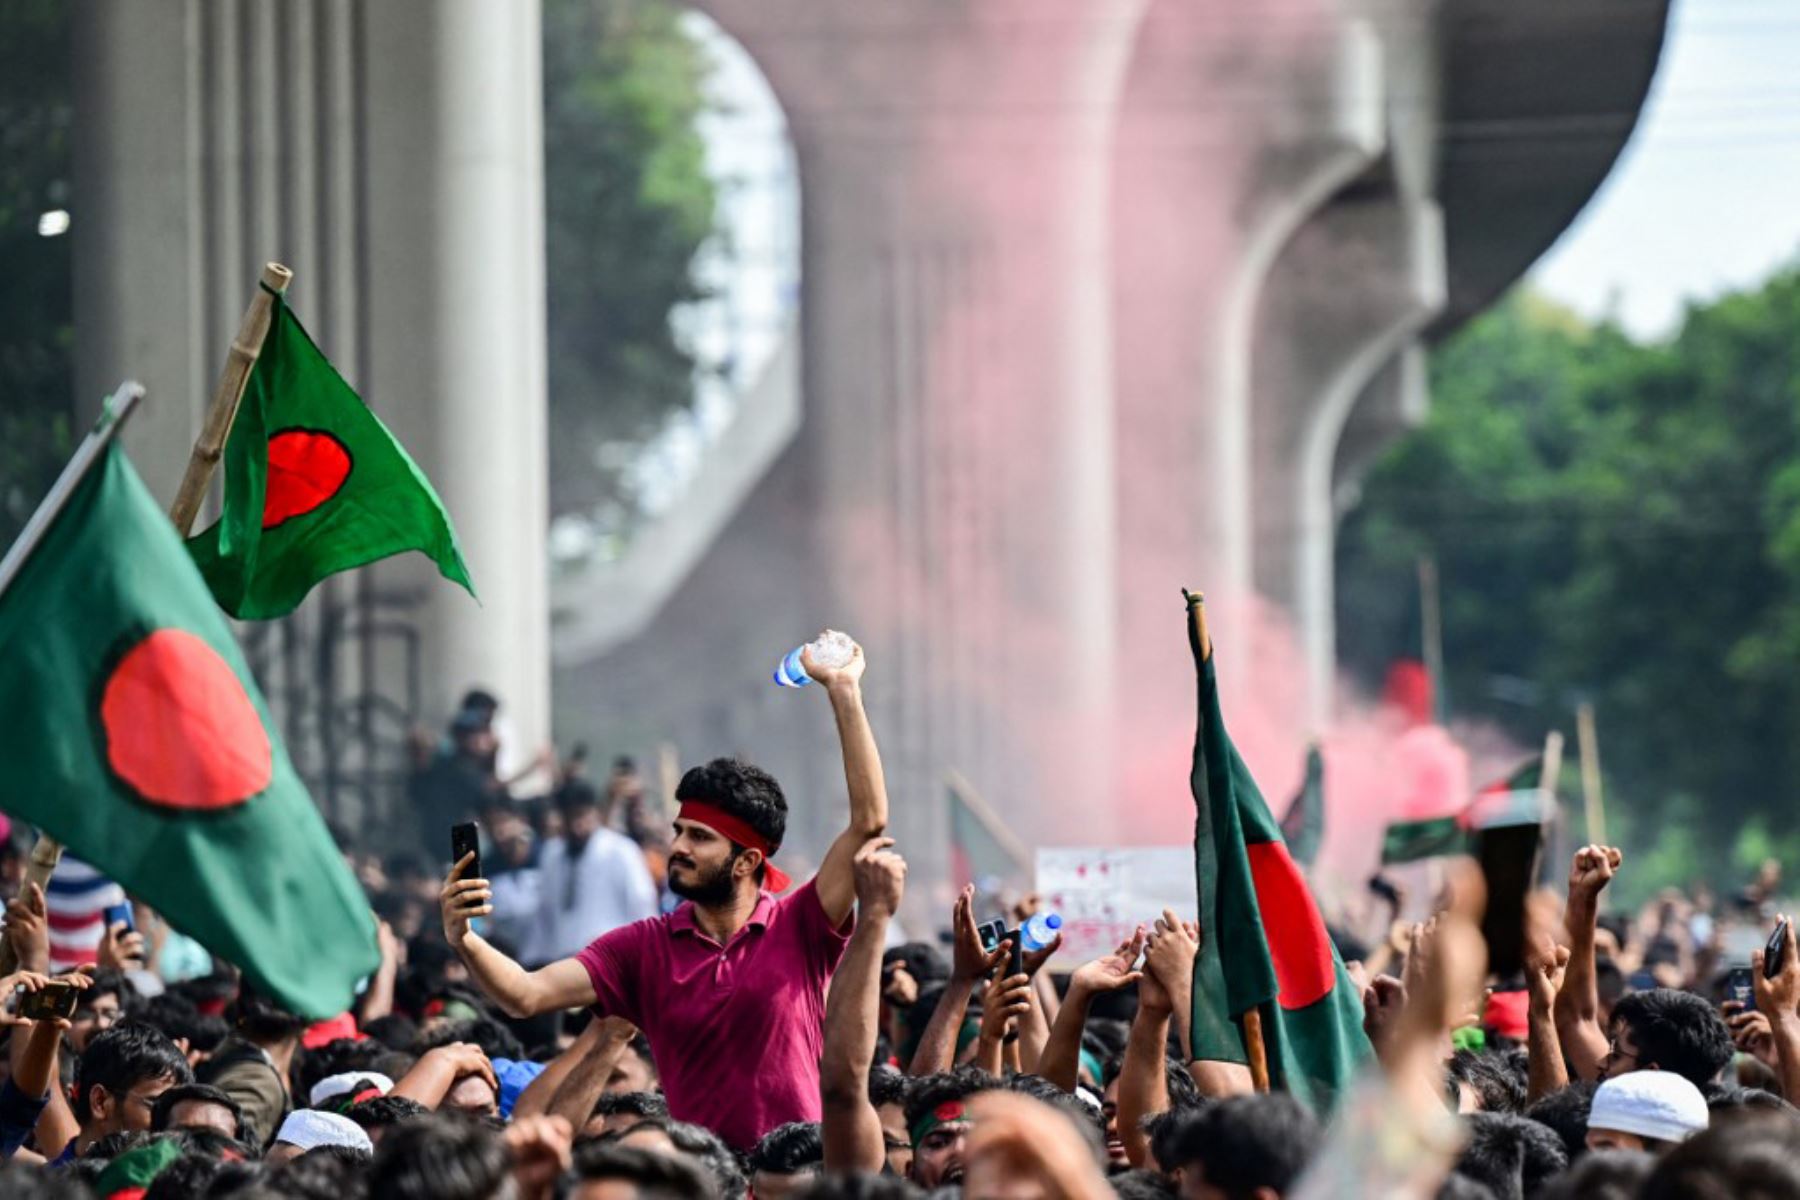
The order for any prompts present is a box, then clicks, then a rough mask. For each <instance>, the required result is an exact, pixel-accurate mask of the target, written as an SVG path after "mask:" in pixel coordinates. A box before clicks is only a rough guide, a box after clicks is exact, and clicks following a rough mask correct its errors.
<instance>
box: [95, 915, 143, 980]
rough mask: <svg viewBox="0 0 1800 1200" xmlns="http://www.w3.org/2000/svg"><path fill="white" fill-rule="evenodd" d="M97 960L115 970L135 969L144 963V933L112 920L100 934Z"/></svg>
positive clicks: (101, 964) (103, 965)
mask: <svg viewBox="0 0 1800 1200" xmlns="http://www.w3.org/2000/svg"><path fill="white" fill-rule="evenodd" d="M98 962H99V965H100V966H102V967H107V968H110V969H112V970H115V971H135V970H137V969H138V968H140V967H142V966H143V965H144V935H143V934H141V933H139V932H138V931H137V930H135V929H133V928H132V927H131V926H129V925H127V924H126V923H125V922H123V921H114V922H113V923H112V924H111V925H108V926H107V927H106V932H105V933H103V934H102V935H101V936H100V947H99V950H98Z"/></svg>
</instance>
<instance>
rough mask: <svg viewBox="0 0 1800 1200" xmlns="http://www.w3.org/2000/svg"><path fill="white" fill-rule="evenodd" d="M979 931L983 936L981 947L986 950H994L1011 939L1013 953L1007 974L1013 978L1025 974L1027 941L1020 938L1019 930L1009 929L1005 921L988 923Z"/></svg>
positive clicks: (982, 925)
mask: <svg viewBox="0 0 1800 1200" xmlns="http://www.w3.org/2000/svg"><path fill="white" fill-rule="evenodd" d="M978 931H979V932H980V934H981V945H982V948H983V949H984V950H992V949H993V948H994V947H995V946H998V945H999V944H1000V943H1001V942H1003V941H1005V940H1006V939H1007V938H1011V939H1012V951H1011V957H1010V959H1009V960H1008V964H1007V969H1006V974H1007V975H1008V977H1011V976H1013V975H1023V974H1024V973H1025V939H1024V938H1023V937H1021V936H1019V931H1018V930H1017V929H1008V928H1007V927H1006V922H1005V921H987V922H984V923H983V924H981V925H980V926H979V927H978Z"/></svg>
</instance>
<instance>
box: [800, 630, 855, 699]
mask: <svg viewBox="0 0 1800 1200" xmlns="http://www.w3.org/2000/svg"><path fill="white" fill-rule="evenodd" d="M826 632H829V631H826ZM820 636H821V637H823V636H824V634H823V633H822V634H820ZM851 645H852V646H854V647H855V648H854V649H853V650H852V651H851V652H850V661H849V662H847V663H845V664H844V665H843V666H841V667H827V666H823V665H821V664H820V663H818V662H817V661H815V660H814V659H813V655H812V646H811V644H810V643H809V644H808V645H807V648H806V649H805V650H803V651H802V652H801V654H800V665H801V666H802V667H803V668H805V670H806V673H807V674H808V675H810V676H812V677H813V679H814V680H815V681H816V682H818V683H822V684H824V685H825V688H826V690H827V691H830V690H831V689H833V688H836V687H843V686H846V685H848V686H855V685H856V684H858V683H860V682H861V681H862V677H863V672H864V671H865V670H867V669H868V665H869V663H868V659H867V657H866V656H865V655H864V654H863V648H862V646H860V645H858V644H857V643H855V642H852V643H851Z"/></svg>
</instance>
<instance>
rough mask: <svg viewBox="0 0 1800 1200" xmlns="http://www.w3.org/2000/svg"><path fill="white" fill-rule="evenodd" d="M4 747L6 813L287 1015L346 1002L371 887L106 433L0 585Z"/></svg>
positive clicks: (364, 970) (366, 928) (364, 950)
mask: <svg viewBox="0 0 1800 1200" xmlns="http://www.w3.org/2000/svg"><path fill="white" fill-rule="evenodd" d="M0 754H3V755H4V757H5V760H6V771H5V773H4V776H0V809H4V810H5V811H6V812H7V813H10V814H11V815H12V816H14V817H16V818H19V819H21V820H24V821H28V822H30V823H32V824H34V825H37V826H39V827H40V828H42V829H43V830H44V831H45V832H46V833H48V834H49V835H50V836H52V837H54V838H56V839H57V840H58V841H60V842H62V843H63V844H64V845H66V846H68V847H69V849H70V850H71V851H73V852H74V853H75V854H78V855H79V856H80V857H81V858H83V859H84V860H86V861H87V862H90V863H92V864H93V865H94V866H95V867H97V868H99V869H100V870H101V871H103V872H105V873H106V874H107V875H109V876H111V877H112V878H113V879H115V880H117V881H118V882H119V883H120V884H122V885H123V886H124V887H125V890H126V891H128V892H130V893H132V894H133V895H135V896H138V897H140V898H142V899H143V900H145V901H146V902H148V903H149V904H150V905H151V906H152V907H153V908H155V909H156V910H157V911H158V912H160V913H162V914H164V915H165V916H166V917H167V918H168V919H169V921H170V923H171V924H173V925H174V926H175V928H177V929H179V930H181V931H182V932H183V933H186V934H188V935H189V936H190V937H193V938H195V939H197V940H198V941H199V942H200V944H201V945H203V946H205V947H206V948H207V949H208V950H210V951H211V952H213V953H214V954H216V955H218V956H219V957H221V958H223V959H225V960H227V961H228V962H232V963H235V964H237V965H238V966H239V967H241V968H242V969H243V971H244V973H245V974H246V975H247V976H249V977H250V978H251V979H252V980H254V981H255V982H256V983H257V984H259V985H260V986H262V987H263V988H264V989H266V990H267V991H268V992H269V993H270V994H271V995H273V996H275V997H277V998H278V999H279V1000H280V1001H281V1002H282V1003H283V1004H284V1005H286V1006H287V1007H288V1008H290V1009H292V1010H293V1011H294V1012H297V1013H300V1014H302V1015H304V1016H308V1017H314V1018H319V1017H328V1016H333V1015H335V1014H337V1013H340V1012H343V1011H344V1010H345V1009H346V1008H348V1007H349V1005H350V1002H351V999H352V997H353V993H354V988H355V984H356V981H357V980H358V979H359V978H361V977H363V976H365V975H367V974H369V973H370V972H372V971H374V969H375V968H376V966H377V965H378V963H379V961H380V954H379V952H378V951H377V949H376V944H375V919H374V917H373V916H372V915H371V914H370V912H369V905H368V901H367V900H366V899H365V898H364V896H363V893H362V889H361V888H360V887H358V886H357V882H356V880H355V879H354V878H353V877H352V876H351V874H350V871H349V869H348V868H347V867H346V866H345V865H344V860H343V857H342V856H341V855H340V854H339V853H338V851H337V848H336V847H335V846H334V845H333V844H332V840H331V837H330V835H329V834H328V833H327V832H326V829H325V823H324V821H323V820H322V819H321V818H320V816H319V812H318V810H317V809H316V808H315V807H314V806H313V802H312V800H311V798H310V797H308V796H307V794H306V789H305V788H304V787H303V786H301V783H300V781H299V779H298V778H297V777H296V776H295V774H294V768H293V765H292V764H291V763H290V762H289V761H288V757H287V753H286V752H285V751H284V750H283V749H282V746H281V740H280V738H279V737H278V736H277V734H276V733H275V727H274V725H273V723H272V722H271V721H270V719H269V713H268V709H267V708H266V707H265V705H264V704H263V700H262V697H261V695H260V694H258V692H257V689H256V685H255V683H254V682H253V681H252V679H251V677H250V672H249V670H248V669H247V668H246V667H245V665H244V660H243V657H242V655H241V654H240V653H239V651H238V646H237V643H236V641H235V640H234V639H233V638H232V634H231V630H230V629H229V628H228V627H227V626H226V623H225V618H224V617H222V616H221V615H220V614H219V610H218V608H217V606H216V605H215V604H214V603H213V598H212V596H211V595H209V594H208V592H207V589H206V583H205V581H203V580H202V579H201V578H200V574H199V572H198V571H196V570H195V569H194V564H193V562H192V560H190V559H189V557H188V555H187V553H186V552H185V551H184V550H183V548H182V544H181V539H180V538H179V537H178V536H176V533H175V529H174V527H173V526H172V525H171V524H170V522H169V518H168V517H167V516H166V515H165V514H164V513H162V512H161V511H159V510H158V509H157V507H156V504H155V502H154V501H153V500H152V499H151V498H150V494H149V493H148V492H147V491H146V490H145V488H144V485H143V482H142V481H141V480H139V479H138V476H137V472H136V471H134V470H132V468H131V464H130V462H129V461H128V460H127V459H126V458H125V455H124V453H123V452H122V451H121V450H119V449H118V447H117V446H116V445H114V446H111V447H109V448H108V449H107V450H106V451H105V452H104V455H103V457H102V458H100V459H99V460H98V461H97V462H95V463H94V465H93V466H92V468H91V469H90V470H89V471H88V473H87V476H86V478H84V479H83V480H82V482H81V483H80V484H79V486H78V487H77V488H76V490H75V491H74V492H73V493H72V495H71V496H70V499H69V502H68V504H67V506H66V507H65V508H64V509H63V510H62V512H61V513H60V514H58V515H57V517H56V518H55V520H54V521H53V522H52V523H51V524H50V526H49V528H48V530H47V532H46V533H45V535H44V538H43V540H42V541H41V542H40V543H38V545H37V547H36V549H35V550H34V551H33V552H32V553H31V556H30V557H29V558H28V559H27V560H26V562H25V565H24V567H23V569H22V570H21V571H20V573H19V575H18V576H17V578H16V579H15V580H14V582H13V583H12V585H11V586H10V587H9V588H7V590H6V592H5V594H4V595H0Z"/></svg>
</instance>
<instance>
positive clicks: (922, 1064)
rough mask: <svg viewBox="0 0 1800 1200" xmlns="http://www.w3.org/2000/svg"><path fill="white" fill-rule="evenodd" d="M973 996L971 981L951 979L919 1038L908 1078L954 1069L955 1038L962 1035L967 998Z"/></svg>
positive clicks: (967, 1005) (972, 982)
mask: <svg viewBox="0 0 1800 1200" xmlns="http://www.w3.org/2000/svg"><path fill="white" fill-rule="evenodd" d="M974 994H975V983H974V981H973V980H962V979H952V980H951V981H950V982H949V984H948V985H946V986H945V988H944V994H943V996H942V997H941V998H940V999H939V1000H938V1006H937V1010H936V1011H935V1012H933V1013H932V1014H931V1020H930V1022H929V1023H928V1024H926V1026H925V1032H924V1034H923V1035H922V1036H921V1037H920V1038H919V1048H918V1050H917V1051H916V1052H914V1054H913V1060H912V1064H911V1065H910V1066H909V1067H908V1068H907V1073H908V1074H911V1075H918V1076H924V1075H936V1074H937V1073H938V1072H939V1071H948V1070H949V1069H950V1068H951V1067H953V1066H955V1065H956V1038H957V1035H958V1034H959V1033H961V1032H962V1024H963V1018H964V1017H965V1016H967V1015H968V1013H969V998H970V997H971V996H973V995H974Z"/></svg>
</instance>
